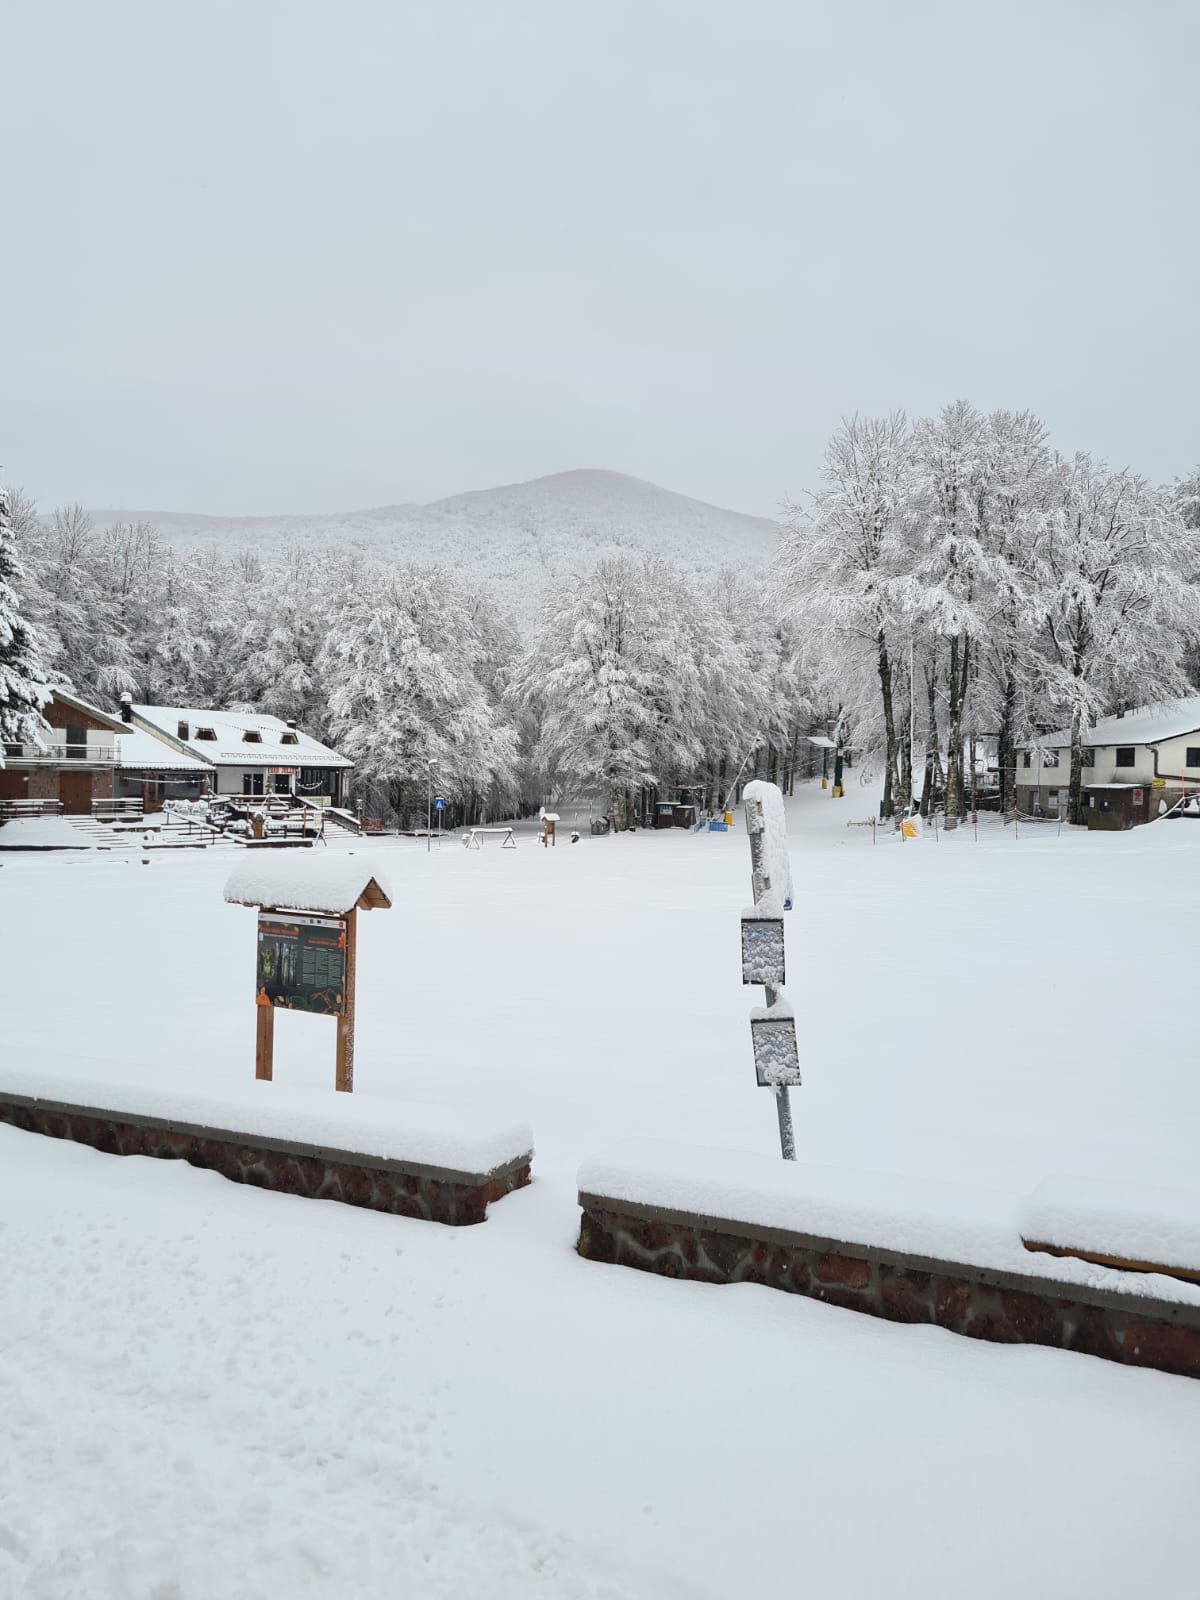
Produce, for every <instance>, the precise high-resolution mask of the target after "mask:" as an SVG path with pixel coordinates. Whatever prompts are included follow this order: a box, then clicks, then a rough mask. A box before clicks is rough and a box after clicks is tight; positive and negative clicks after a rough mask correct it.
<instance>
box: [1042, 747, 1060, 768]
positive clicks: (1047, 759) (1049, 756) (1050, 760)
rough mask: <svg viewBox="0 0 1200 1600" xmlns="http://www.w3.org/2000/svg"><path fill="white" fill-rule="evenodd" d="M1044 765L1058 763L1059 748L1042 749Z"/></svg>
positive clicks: (1050, 765)
mask: <svg viewBox="0 0 1200 1600" xmlns="http://www.w3.org/2000/svg"><path fill="white" fill-rule="evenodd" d="M1042 765H1043V766H1044V767H1056V766H1057V765H1058V751H1057V750H1043V751H1042Z"/></svg>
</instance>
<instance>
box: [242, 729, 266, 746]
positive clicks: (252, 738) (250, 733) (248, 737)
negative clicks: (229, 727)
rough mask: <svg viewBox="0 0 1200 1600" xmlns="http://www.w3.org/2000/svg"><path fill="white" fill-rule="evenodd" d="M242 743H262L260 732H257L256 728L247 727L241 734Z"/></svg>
mask: <svg viewBox="0 0 1200 1600" xmlns="http://www.w3.org/2000/svg"><path fill="white" fill-rule="evenodd" d="M242 743H243V744H261V743H262V734H261V733H259V731H258V729H257V728H247V729H246V731H245V733H244V734H243V735H242Z"/></svg>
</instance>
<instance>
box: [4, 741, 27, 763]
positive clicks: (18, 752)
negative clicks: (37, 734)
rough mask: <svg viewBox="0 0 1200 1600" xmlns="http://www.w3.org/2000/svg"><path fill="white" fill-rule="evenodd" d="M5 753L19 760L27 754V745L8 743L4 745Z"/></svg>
mask: <svg viewBox="0 0 1200 1600" xmlns="http://www.w3.org/2000/svg"><path fill="white" fill-rule="evenodd" d="M4 754H5V756H6V757H13V758H15V759H16V760H18V761H19V760H20V758H21V757H22V756H23V755H24V754H25V746H24V745H23V744H6V745H5V746H4Z"/></svg>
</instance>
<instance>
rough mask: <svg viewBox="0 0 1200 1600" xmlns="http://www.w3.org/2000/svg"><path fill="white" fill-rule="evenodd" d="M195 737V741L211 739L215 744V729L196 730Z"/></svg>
mask: <svg viewBox="0 0 1200 1600" xmlns="http://www.w3.org/2000/svg"><path fill="white" fill-rule="evenodd" d="M196 737H197V739H211V740H213V742H214V743H215V742H216V737H217V730H216V729H215V728H197V729H196Z"/></svg>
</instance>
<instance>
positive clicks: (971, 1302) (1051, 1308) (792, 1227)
mask: <svg viewBox="0 0 1200 1600" xmlns="http://www.w3.org/2000/svg"><path fill="white" fill-rule="evenodd" d="M579 1203H580V1206H581V1208H582V1213H583V1214H582V1219H581V1224H580V1232H579V1246H578V1248H579V1253H580V1254H581V1255H583V1256H586V1257H588V1258H589V1259H591V1260H594V1261H600V1262H607V1263H612V1264H615V1265H619V1266H626V1267H634V1268H636V1269H638V1270H639V1271H643V1272H655V1273H659V1274H661V1275H662V1276H664V1277H670V1278H690V1279H694V1280H698V1281H700V1282H702V1283H709V1284H714V1285H716V1284H736V1283H754V1284H760V1285H763V1286H765V1287H769V1288H774V1289H782V1290H784V1291H786V1292H788V1293H791V1294H802V1295H807V1296H809V1297H810V1298H813V1299H817V1300H824V1301H826V1302H828V1303H829V1304H830V1305H835V1306H839V1307H842V1308H844V1309H846V1310H852V1311H861V1312H866V1313H867V1314H868V1315H870V1316H876V1317H885V1318H887V1319H889V1320H890V1321H893V1322H909V1323H932V1324H934V1325H936V1326H939V1327H942V1328H946V1329H948V1330H950V1331H951V1332H954V1333H960V1334H966V1335H967V1336H968V1337H969V1338H974V1339H988V1340H992V1341H994V1342H997V1343H1001V1344H1041V1345H1050V1346H1054V1347H1057V1348H1060V1349H1064V1350H1074V1351H1079V1352H1081V1353H1083V1354H1087V1355H1093V1356H1100V1357H1102V1358H1104V1359H1106V1360H1109V1361H1117V1362H1121V1363H1124V1364H1125V1365H1130V1366H1145V1367H1157V1368H1159V1369H1160V1370H1162V1371H1164V1372H1171V1373H1178V1374H1181V1375H1183V1376H1187V1377H1200V1285H1197V1284H1193V1283H1189V1282H1183V1281H1180V1280H1179V1279H1177V1278H1173V1277H1168V1276H1164V1275H1163V1274H1161V1273H1135V1272H1129V1271H1121V1270H1118V1269H1115V1268H1112V1267H1110V1266H1105V1265H1102V1264H1098V1263H1096V1262H1093V1261H1087V1260H1080V1259H1076V1258H1073V1257H1059V1256H1051V1255H1038V1254H1033V1253H1031V1252H1030V1251H1029V1250H1027V1249H1026V1248H1025V1246H1024V1244H1023V1242H1022V1239H1021V1230H1020V1226H1019V1216H1020V1211H1021V1197H1020V1196H1014V1195H1011V1194H1008V1193H1006V1192H1004V1191H998V1190H991V1189H984V1188H971V1187H967V1186H957V1185H952V1184H939V1183H932V1182H928V1181H925V1180H920V1179H913V1178H904V1177H898V1176H890V1175H887V1174H880V1173H859V1172H851V1171H848V1170H845V1169H841V1168H836V1167H818V1166H803V1165H798V1164H796V1163H793V1162H789V1161H779V1160H777V1159H774V1158H771V1157H767V1156H760V1155H751V1154H747V1153H743V1152H738V1151H728V1150H706V1149H699V1148H695V1147H690V1146H685V1145H677V1144H668V1143H665V1142H661V1141H652V1140H630V1141H627V1142H626V1143H624V1144H622V1145H619V1146H617V1147H615V1148H614V1149H612V1150H611V1151H608V1152H605V1153H603V1154H602V1155H599V1156H597V1157H594V1158H593V1159H591V1160H590V1161H587V1162H585V1163H584V1165H583V1167H582V1168H581V1169H580V1172H579Z"/></svg>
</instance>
